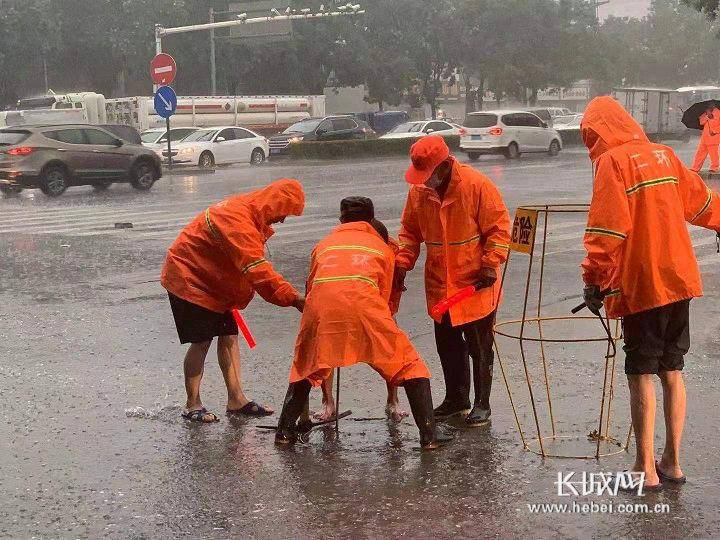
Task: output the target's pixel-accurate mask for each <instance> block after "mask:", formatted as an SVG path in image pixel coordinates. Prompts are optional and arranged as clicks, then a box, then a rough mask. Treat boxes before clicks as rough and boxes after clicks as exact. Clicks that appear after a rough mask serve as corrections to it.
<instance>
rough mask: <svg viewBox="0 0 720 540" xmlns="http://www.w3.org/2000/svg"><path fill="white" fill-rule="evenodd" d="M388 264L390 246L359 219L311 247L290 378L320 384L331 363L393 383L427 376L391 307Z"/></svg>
mask: <svg viewBox="0 0 720 540" xmlns="http://www.w3.org/2000/svg"><path fill="white" fill-rule="evenodd" d="M394 266H395V257H394V255H393V252H392V249H391V248H390V247H389V246H388V245H387V244H386V243H385V242H384V241H383V239H382V238H381V237H380V235H379V234H378V233H377V232H376V231H375V229H374V228H373V227H372V226H371V225H370V224H368V223H364V222H358V223H346V224H344V225H340V226H339V227H337V228H335V230H334V231H333V232H332V233H331V234H330V235H328V236H327V237H326V238H325V239H323V240H322V241H321V242H320V243H319V244H318V245H317V246H316V247H315V249H314V250H313V253H312V260H311V263H310V276H309V278H308V283H307V302H306V304H305V311H304V312H303V316H302V320H301V323H300V332H299V334H298V337H297V341H296V344H295V359H294V361H293V364H292V369H291V371H290V382H291V383H294V382H298V381H301V380H303V379H308V380H309V381H310V382H311V383H312V385H313V386H320V385H321V384H322V382H323V380H325V379H326V378H328V377H329V376H330V374H331V373H332V370H333V369H334V368H336V367H344V366H351V365H354V364H357V363H358V362H364V363H366V364H368V365H369V366H370V367H372V368H373V369H374V370H375V371H377V372H378V373H379V374H380V375H381V376H382V377H383V378H384V379H385V380H386V381H387V382H389V383H391V384H392V385H394V386H399V385H400V384H401V383H402V382H403V381H406V380H410V379H417V378H430V372H429V371H428V369H427V367H426V366H425V363H424V362H423V361H422V359H421V358H420V355H419V354H418V352H417V351H416V350H415V348H414V347H413V346H412V344H411V343H410V340H409V339H408V337H407V336H406V335H405V334H404V333H403V332H402V331H401V330H400V329H399V328H398V326H397V323H395V321H394V320H393V318H392V315H391V313H390V308H389V306H388V301H389V299H390V293H391V289H392V277H393V270H394Z"/></svg>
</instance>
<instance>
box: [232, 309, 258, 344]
mask: <svg viewBox="0 0 720 540" xmlns="http://www.w3.org/2000/svg"><path fill="white" fill-rule="evenodd" d="M232 314H233V318H234V319H235V322H236V323H237V325H238V329H239V330H240V332H241V333H242V335H243V337H244V338H245V341H246V342H247V344H248V347H250V348H251V349H254V348H255V347H256V346H257V343H256V342H255V338H254V337H253V335H252V332H250V328H249V327H248V325H247V323H246V322H245V319H244V318H243V316H242V314H241V313H240V310H237V309H233V310H232Z"/></svg>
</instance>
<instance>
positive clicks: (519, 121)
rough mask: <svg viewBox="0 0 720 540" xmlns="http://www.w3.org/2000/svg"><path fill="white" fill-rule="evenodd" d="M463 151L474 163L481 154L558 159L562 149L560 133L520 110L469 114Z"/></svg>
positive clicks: (461, 141) (536, 117)
mask: <svg viewBox="0 0 720 540" xmlns="http://www.w3.org/2000/svg"><path fill="white" fill-rule="evenodd" d="M463 130H464V133H463V134H462V135H461V137H460V149H461V150H462V151H464V152H466V153H467V155H468V157H469V158H470V159H471V160H476V159H478V157H480V155H481V154H504V155H505V157H506V158H508V159H516V158H518V157H519V156H520V154H523V153H525V152H546V153H548V154H549V155H551V156H556V155H557V154H558V153H559V152H560V150H561V149H562V139H561V137H560V134H559V133H558V132H557V131H555V130H554V129H553V128H551V127H548V125H547V124H546V123H545V122H543V121H542V120H540V117H538V116H537V115H535V114H533V113H530V112H526V111H519V110H502V111H483V112H474V113H469V114H468V115H467V116H466V117H465V123H464V125H463Z"/></svg>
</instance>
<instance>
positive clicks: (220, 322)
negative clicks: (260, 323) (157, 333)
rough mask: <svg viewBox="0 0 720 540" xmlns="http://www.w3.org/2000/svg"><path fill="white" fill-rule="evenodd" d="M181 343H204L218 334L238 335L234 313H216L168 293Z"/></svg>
mask: <svg viewBox="0 0 720 540" xmlns="http://www.w3.org/2000/svg"><path fill="white" fill-rule="evenodd" d="M168 297H169V298H170V309H172V313H173V318H174V319H175V328H177V333H178V337H179V338H180V343H202V342H204V341H212V340H213V338H215V337H217V336H236V335H237V334H238V327H237V324H236V323H235V319H233V316H232V313H230V312H229V311H227V312H225V313H216V312H214V311H210V310H209V309H205V308H204V307H202V306H198V305H197V304H193V303H192V302H188V301H187V300H183V299H182V298H178V297H177V296H175V295H174V294H172V293H170V292H169V293H168Z"/></svg>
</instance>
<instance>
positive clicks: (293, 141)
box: [288, 137, 305, 144]
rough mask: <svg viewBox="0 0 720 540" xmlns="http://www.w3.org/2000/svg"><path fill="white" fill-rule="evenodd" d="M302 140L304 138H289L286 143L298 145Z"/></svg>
mask: <svg viewBox="0 0 720 540" xmlns="http://www.w3.org/2000/svg"><path fill="white" fill-rule="evenodd" d="M304 138H305V137H291V138H289V139H288V142H289V143H290V144H294V143H299V142H302V140H303V139H304Z"/></svg>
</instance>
